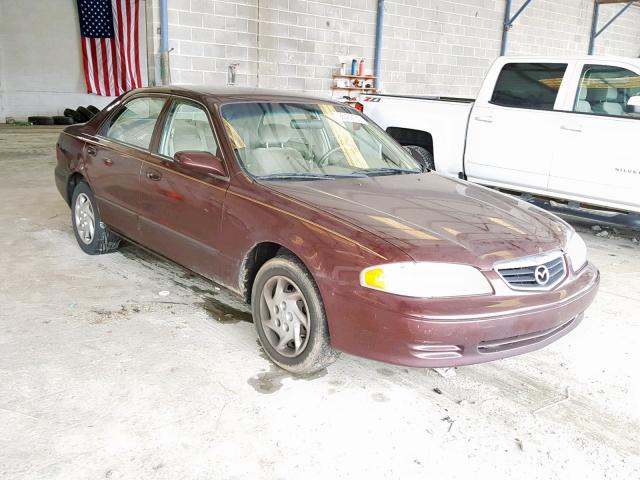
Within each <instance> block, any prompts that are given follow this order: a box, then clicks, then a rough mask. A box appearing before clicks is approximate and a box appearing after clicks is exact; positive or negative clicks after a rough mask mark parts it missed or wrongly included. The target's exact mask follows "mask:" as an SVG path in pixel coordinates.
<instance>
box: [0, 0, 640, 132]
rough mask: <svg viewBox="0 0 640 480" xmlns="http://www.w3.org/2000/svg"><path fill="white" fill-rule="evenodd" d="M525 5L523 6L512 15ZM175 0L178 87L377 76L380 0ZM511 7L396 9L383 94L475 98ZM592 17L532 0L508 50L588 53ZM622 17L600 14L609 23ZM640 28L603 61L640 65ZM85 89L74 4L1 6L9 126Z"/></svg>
mask: <svg viewBox="0 0 640 480" xmlns="http://www.w3.org/2000/svg"><path fill="white" fill-rule="evenodd" d="M141 2H143V4H144V6H145V8H141V16H145V17H146V18H142V26H143V28H142V30H143V31H142V38H143V39H146V42H145V41H142V42H141V51H142V52H143V57H146V58H147V60H148V65H149V69H148V70H149V83H150V84H154V83H156V82H157V79H158V78H159V72H158V67H157V65H158V61H157V60H158V57H157V52H158V51H159V27H160V20H159V0H141ZM522 2H523V0H514V2H513V3H514V7H513V8H514V11H515V10H516V9H517V8H519V6H520V5H521V4H522ZM168 3H169V36H170V47H171V48H173V49H174V50H173V51H172V52H171V74H172V79H173V82H174V83H182V84H209V85H225V84H226V80H227V68H228V66H229V65H230V64H232V63H239V69H238V77H237V83H238V84H239V85H246V86H259V87H267V88H284V89H292V90H302V91H306V92H310V93H313V94H318V95H326V96H328V95H331V89H330V86H331V84H332V81H331V73H332V70H333V69H334V68H337V67H338V66H339V64H340V63H341V62H343V61H344V62H346V63H347V64H349V63H350V60H351V58H354V57H355V58H358V59H361V58H363V59H364V60H365V62H366V65H367V69H368V70H370V69H371V67H372V65H373V48H374V34H375V20H376V8H377V0H309V1H307V0H238V1H231V0H229V1H223V0H168ZM504 6H505V0H464V1H463V0H458V1H455V0H386V2H385V26H384V35H383V49H382V78H381V80H382V87H383V91H385V92H388V93H415V94H442V95H460V96H473V95H475V93H476V92H477V90H478V88H479V86H480V84H481V82H482V79H483V77H484V74H485V72H486V70H487V69H488V67H489V66H490V64H491V62H492V61H493V60H494V59H495V57H496V56H497V55H498V52H499V49H500V38H501V29H502V21H503V14H504ZM592 8H593V2H592V0H566V1H563V2H559V1H557V0H534V1H533V2H532V3H531V5H530V6H529V8H528V9H527V10H526V11H525V12H524V13H523V15H522V16H521V17H520V18H519V19H518V21H517V22H516V24H515V25H514V27H513V29H512V31H511V32H510V36H509V48H508V53H509V54H544V55H569V54H584V53H586V51H587V47H588V43H589V31H590V28H591V12H592ZM620 8H621V5H604V6H602V7H601V20H600V25H604V23H605V22H606V21H607V20H608V19H609V18H610V17H611V16H612V15H613V14H614V13H615V12H617V11H618V10H619V9H620ZM145 25H146V29H145V28H144V27H145ZM639 25H640V8H638V7H632V8H630V9H629V10H628V11H627V12H626V13H625V14H624V15H623V16H622V17H620V18H619V19H618V20H617V21H616V23H614V24H613V26H612V27H610V28H609V30H607V31H606V32H605V33H603V34H602V36H601V37H600V38H598V40H597V44H596V45H597V46H596V53H597V54H603V55H604V54H607V55H626V56H632V57H637V56H639V55H640V28H638V26H639ZM145 30H146V31H145ZM147 46H148V48H147ZM143 70H145V73H146V70H147V69H146V65H145V66H143ZM85 91H86V88H85V84H84V77H83V74H82V57H81V50H80V41H79V26H78V20H77V11H76V0H47V1H41V0H0V122H2V121H4V120H5V117H13V118H16V119H18V120H22V119H25V118H26V117H27V116H28V115H38V114H40V115H55V114H61V113H62V111H63V110H64V108H66V107H69V106H70V107H75V106H77V105H87V104H94V105H97V106H103V105H104V104H106V103H107V102H108V101H109V100H110V99H109V98H104V97H98V96H96V95H88V94H86V93H85Z"/></svg>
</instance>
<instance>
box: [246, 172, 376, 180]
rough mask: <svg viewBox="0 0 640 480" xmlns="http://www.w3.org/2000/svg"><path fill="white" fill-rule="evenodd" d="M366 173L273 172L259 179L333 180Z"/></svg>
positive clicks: (361, 175)
mask: <svg viewBox="0 0 640 480" xmlns="http://www.w3.org/2000/svg"><path fill="white" fill-rule="evenodd" d="M365 176H366V175H363V174H361V173H360V172H353V173H349V174H346V175H342V174H339V173H335V174H334V173H295V172H292V173H273V174H271V175H261V176H259V177H256V178H258V179H259V180H288V179H295V180H331V179H332V178H354V177H365Z"/></svg>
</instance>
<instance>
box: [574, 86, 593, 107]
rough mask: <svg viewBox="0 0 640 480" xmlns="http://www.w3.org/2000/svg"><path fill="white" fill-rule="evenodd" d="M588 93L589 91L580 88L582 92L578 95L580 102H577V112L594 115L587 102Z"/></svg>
mask: <svg viewBox="0 0 640 480" xmlns="http://www.w3.org/2000/svg"><path fill="white" fill-rule="evenodd" d="M587 93H588V90H587V89H586V88H584V87H582V88H580V92H579V93H578V101H577V102H576V109H575V111H576V112H581V113H592V112H593V110H592V108H591V104H590V103H589V102H588V101H587Z"/></svg>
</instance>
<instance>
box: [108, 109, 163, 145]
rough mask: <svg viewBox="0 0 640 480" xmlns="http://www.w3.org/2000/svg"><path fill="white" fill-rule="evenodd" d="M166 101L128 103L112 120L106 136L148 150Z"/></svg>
mask: <svg viewBox="0 0 640 480" xmlns="http://www.w3.org/2000/svg"><path fill="white" fill-rule="evenodd" d="M164 103H165V99H164V98H159V97H145V98H136V99H133V100H131V101H129V102H127V103H126V104H125V105H124V107H123V108H122V109H121V110H120V111H118V113H117V114H116V115H115V116H114V117H113V118H112V119H111V121H110V122H109V126H108V127H107V129H106V133H105V136H107V137H109V138H112V139H114V140H118V141H120V142H123V143H127V144H129V145H134V146H136V147H140V148H144V149H148V148H149V144H150V143H151V137H152V136H153V129H154V128H155V125H156V121H157V120H158V116H159V115H160V112H161V111H162V107H163V106H164Z"/></svg>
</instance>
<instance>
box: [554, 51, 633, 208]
mask: <svg viewBox="0 0 640 480" xmlns="http://www.w3.org/2000/svg"><path fill="white" fill-rule="evenodd" d="M576 87H577V88H576ZM637 95H640V75H639V74H638V72H634V71H632V70H629V69H627V68H622V67H620V66H615V65H602V64H599V65H593V64H585V65H583V66H582V69H581V73H580V79H579V82H578V83H577V84H576V83H574V91H573V95H572V99H571V100H570V101H571V104H570V106H569V107H568V108H567V109H566V110H567V111H566V112H564V113H558V115H559V118H560V120H561V122H560V126H559V127H558V130H557V134H556V135H557V137H556V138H557V141H556V143H557V148H556V152H555V155H554V160H553V164H552V167H551V174H550V177H549V191H550V192H552V193H553V195H554V196H558V197H562V196H564V197H567V198H569V199H575V200H582V201H584V202H586V203H589V202H593V203H595V204H597V205H602V206H610V207H613V208H622V209H627V210H635V211H640V195H638V191H639V190H640V157H639V156H638V153H637V152H636V150H635V149H636V147H637V146H638V135H639V134H640V115H639V114H638V113H635V112H634V111H633V107H631V106H629V105H628V103H629V99H630V98H631V97H634V96H637Z"/></svg>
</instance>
